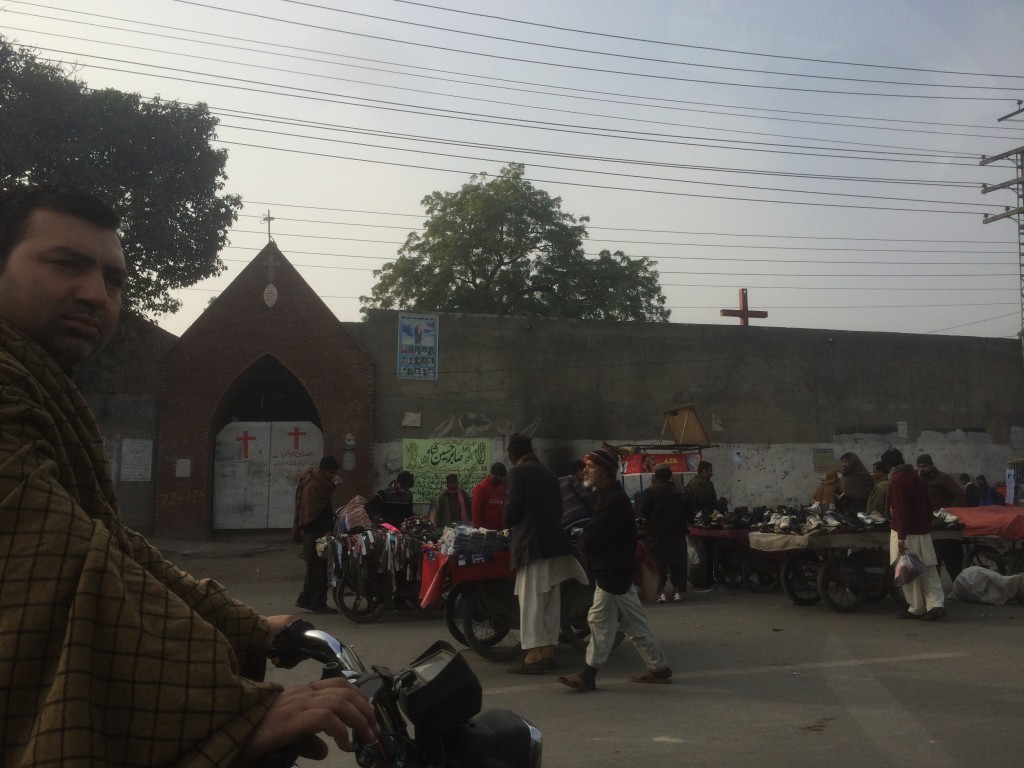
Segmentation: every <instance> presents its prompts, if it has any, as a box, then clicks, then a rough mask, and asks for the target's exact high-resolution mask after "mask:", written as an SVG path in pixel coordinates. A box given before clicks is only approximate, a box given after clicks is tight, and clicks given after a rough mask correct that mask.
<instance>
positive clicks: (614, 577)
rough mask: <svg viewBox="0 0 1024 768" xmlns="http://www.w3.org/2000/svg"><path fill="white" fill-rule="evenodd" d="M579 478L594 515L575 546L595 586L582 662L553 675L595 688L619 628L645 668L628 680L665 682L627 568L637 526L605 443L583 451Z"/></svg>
mask: <svg viewBox="0 0 1024 768" xmlns="http://www.w3.org/2000/svg"><path fill="white" fill-rule="evenodd" d="M584 461H585V463H586V469H585V470H584V475H583V482H584V484H586V485H587V486H588V487H591V488H595V489H596V490H597V507H596V508H595V509H594V516H593V517H592V518H591V519H590V522H589V523H587V524H586V526H585V527H584V528H583V535H582V536H581V537H580V541H579V548H580V551H581V552H582V553H583V556H584V558H585V561H586V563H587V566H588V568H589V569H590V572H591V573H592V574H593V577H594V580H595V581H596V582H597V586H596V587H595V589H594V602H593V605H591V607H590V612H589V613H588V614H587V623H588V624H589V625H590V643H589V644H588V645H587V656H586V662H587V663H586V666H585V667H584V668H583V671H582V672H581V673H579V674H577V675H569V676H567V677H559V678H558V682H560V683H562V685H567V686H569V687H570V688H572V689H574V690H576V691H579V692H580V693H587V692H588V691H593V690H595V689H596V688H597V683H596V678H597V671H598V669H600V668H601V666H602V665H603V664H604V663H605V662H606V661H607V660H608V656H609V655H610V654H611V652H612V647H613V645H614V643H615V633H616V631H617V630H618V629H619V628H620V627H621V628H622V631H623V632H625V633H626V636H627V637H628V638H629V639H630V640H632V641H633V644H634V645H635V646H636V649H637V651H638V652H639V653H640V657H641V658H642V659H643V661H644V664H645V665H646V666H647V670H646V671H645V672H644V673H643V674H640V675H635V676H634V677H632V678H631V680H632V681H633V682H634V683H656V684H662V685H664V684H667V683H669V681H670V680H671V678H672V670H671V669H669V666H668V660H667V659H666V658H665V653H664V652H663V651H662V650H661V646H660V645H658V641H657V640H655V639H654V634H653V633H652V632H651V628H650V626H649V625H648V623H647V615H646V614H645V613H644V609H643V606H642V605H641V604H640V597H639V595H638V594H637V589H636V585H635V584H633V568H634V565H635V563H636V542H637V530H636V521H635V519H634V517H633V505H632V504H631V503H630V501H629V497H628V496H627V495H626V492H625V491H624V490H623V489H622V484H621V483H620V482H619V481H618V480H617V479H616V478H615V474H616V472H617V471H618V468H619V461H618V458H617V457H616V456H615V455H614V454H612V452H611V451H608V450H606V449H605V448H598V449H597V450H594V451H591V452H590V453H588V454H587V455H586V457H585V459H584Z"/></svg>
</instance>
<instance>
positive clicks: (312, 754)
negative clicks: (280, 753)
mask: <svg viewBox="0 0 1024 768" xmlns="http://www.w3.org/2000/svg"><path fill="white" fill-rule="evenodd" d="M350 728H351V729H352V730H354V731H355V733H356V737H357V738H358V739H359V740H360V741H361V742H363V743H366V744H369V743H371V742H373V741H375V740H376V738H377V736H378V734H379V733H380V726H379V725H378V724H377V718H376V716H375V715H374V711H373V705H371V704H370V701H369V699H368V698H367V697H366V695H365V694H364V693H363V692H362V691H361V690H359V689H358V688H357V687H356V686H354V685H352V684H351V683H349V682H348V681H347V680H344V679H341V678H334V679H330V680H319V681H317V682H315V683H310V684H308V685H296V686H293V687H291V688H286V689H285V690H284V691H282V692H281V694H280V695H278V697H277V698H276V699H274V701H273V703H272V704H271V705H270V709H269V710H267V714H266V715H265V716H264V717H263V719H262V720H261V721H260V723H259V725H257V726H256V730H254V731H253V732H252V736H251V737H250V738H249V741H248V742H247V743H246V745H245V747H243V749H242V752H241V753H240V754H239V756H238V760H237V761H236V763H235V765H236V766H248V765H253V764H254V763H255V762H256V760H257V759H258V758H260V757H261V756H263V755H265V754H267V753H270V752H274V751H276V750H282V749H285V748H288V747H292V746H294V745H299V756H300V757H305V758H309V759H313V760H323V759H324V758H325V757H326V756H327V744H326V743H324V741H323V740H322V739H320V738H319V737H318V736H316V734H318V733H323V734H325V735H327V736H330V737H332V738H333V739H334V741H335V742H336V743H337V744H338V746H339V747H341V748H342V749H346V748H348V747H349V746H351V743H350V742H351V740H350V738H349V729H350Z"/></svg>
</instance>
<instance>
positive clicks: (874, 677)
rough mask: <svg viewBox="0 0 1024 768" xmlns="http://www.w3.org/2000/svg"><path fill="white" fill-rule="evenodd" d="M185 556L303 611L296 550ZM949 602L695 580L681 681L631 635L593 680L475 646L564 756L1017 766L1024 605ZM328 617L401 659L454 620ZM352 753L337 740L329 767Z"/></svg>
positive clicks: (504, 696) (675, 662)
mask: <svg viewBox="0 0 1024 768" xmlns="http://www.w3.org/2000/svg"><path fill="white" fill-rule="evenodd" d="M164 546H165V547H166V548H167V549H169V550H173V549H174V547H173V546H167V544H164ZM170 559H171V560H173V561H175V562H177V563H178V564H180V565H182V566H183V567H186V568H188V569H189V570H191V571H192V572H193V573H195V574H196V575H197V576H213V577H215V578H217V579H218V580H220V581H222V582H223V583H224V584H226V585H227V586H228V588H229V589H230V591H231V592H232V593H233V594H235V595H236V596H237V597H239V598H241V599H243V600H246V601H248V602H250V603H251V604H253V605H255V606H257V607H258V608H259V609H260V610H262V611H263V612H265V613H268V614H273V613H284V612H291V611H293V610H295V609H294V608H293V603H294V600H295V597H296V595H297V594H298V592H299V588H300V586H301V576H302V565H303V564H302V562H301V561H300V560H299V559H298V557H297V550H296V549H295V548H292V547H288V546H284V545H278V546H271V547H263V548H262V551H259V552H258V553H252V554H248V555H246V554H245V552H244V548H243V551H241V554H240V553H239V551H231V550H228V549H223V550H218V549H217V548H199V549H196V550H194V551H192V552H191V553H185V552H181V551H180V548H179V552H178V553H177V554H172V555H171V556H170ZM948 608H949V618H948V619H946V620H945V621H942V622H936V623H931V624H928V623H923V622H907V621H896V620H895V619H894V608H893V604H892V603H891V602H890V601H888V600H886V601H884V602H882V603H878V604H872V605H867V606H865V607H864V608H862V609H861V610H860V611H858V612H857V613H854V614H848V615H844V614H837V613H834V612H833V611H831V610H829V609H828V608H825V607H823V606H821V605H818V606H814V607H810V608H803V607H797V606H795V605H793V604H791V603H790V602H789V601H788V599H787V598H786V597H785V596H784V595H783V594H782V593H781V592H774V593H770V594H766V595H754V594H749V593H746V592H742V591H740V592H732V591H725V592H710V591H709V592H696V593H695V592H690V593H688V594H687V596H686V600H685V602H684V603H682V604H679V605H673V604H668V605H659V606H650V607H649V615H650V617H651V624H652V626H653V628H654V631H655V633H656V635H657V636H658V638H659V640H660V641H661V642H662V644H663V645H664V647H665V650H666V653H667V654H668V656H669V659H670V661H671V663H672V667H673V669H674V670H675V677H674V679H673V684H672V685H670V686H641V685H636V684H633V683H630V682H629V680H628V677H629V675H630V674H631V673H635V672H636V671H638V670H639V669H640V667H639V662H638V657H637V655H636V653H635V652H634V651H633V650H632V648H631V647H630V646H629V644H628V642H627V643H624V644H623V645H622V646H621V647H620V648H619V649H618V650H617V651H616V652H615V653H614V654H613V656H612V659H611V661H610V662H609V665H608V667H607V668H606V669H605V670H603V671H602V674H601V675H600V677H599V678H598V685H599V690H598V691H597V692H595V693H593V694H578V693H574V692H573V691H570V690H569V689H567V688H563V687H562V686H559V685H558V684H557V683H555V682H554V678H553V676H552V677H540V678H525V679H524V678H522V677H517V676H512V675H508V674H506V672H505V670H504V667H503V666H502V665H497V664H492V663H490V662H487V661H485V660H483V659H481V658H479V657H477V656H476V655H475V654H474V653H473V652H472V651H469V650H467V651H465V653H466V656H467V659H468V660H469V662H470V664H471V666H472V667H473V669H474V670H475V671H476V673H477V675H478V676H479V677H480V680H481V682H482V684H483V686H484V703H485V706H493V707H507V708H509V709H513V710H515V711H517V712H519V713H521V714H523V715H525V716H526V717H528V718H529V719H530V720H531V721H533V722H534V723H535V724H536V725H537V726H538V727H539V728H540V729H541V730H542V731H543V732H544V765H545V766H548V767H549V768H551V767H557V768H577V767H578V768H584V767H586V768H594V766H619V765H622V766H628V767H629V768H634V766H636V767H637V768H639V767H640V766H642V767H643V768H648V767H649V766H677V765H684V766H686V767H687V768H695V767H697V766H729V768H765V767H766V766H787V767H794V768H800V767H802V766H807V767H808V768H810V767H812V766H813V768H822V767H823V766H825V767H826V768H846V767H849V768H854V767H856V768H863V767H864V766H899V767H900V768H913V767H915V766H928V768H954V767H963V768H973V766H981V765H984V766H988V767H990V768H999V767H1002V766H1016V765H1018V764H1020V762H1021V758H1020V753H1021V751H1022V748H1024V728H1022V726H1021V719H1020V712H1021V709H1022V705H1024V664H1022V663H1021V655H1022V648H1024V634H1022V627H1021V624H1022V622H1024V606H1021V605H1012V606H1003V607H993V606H977V605H966V604H961V603H955V602H950V603H949V604H948ZM313 618H315V623H317V625H318V626H320V627H321V628H323V629H325V630H327V631H330V632H332V633H333V634H336V635H337V636H339V637H341V638H343V639H344V640H346V641H347V642H349V643H351V644H352V645H353V646H355V647H356V649H357V650H358V652H359V653H360V655H361V656H362V657H363V660H364V661H365V662H367V663H376V664H385V665H389V666H391V667H392V668H398V667H400V666H402V664H403V663H405V662H406V661H408V660H410V659H412V658H413V657H414V656H415V655H417V654H418V653H419V652H420V651H422V650H423V649H425V648H426V647H427V646H428V645H429V644H430V643H431V642H433V641H434V640H436V639H438V638H447V639H450V638H448V636H447V632H446V630H445V626H444V623H443V622H442V621H439V620H437V619H436V618H431V617H429V616H427V615H426V614H425V613H424V612H421V611H416V610H411V611H402V612H392V613H389V614H388V615H386V616H385V617H384V618H382V619H381V620H380V621H378V622H376V623H373V624H353V623H351V622H349V621H348V620H347V619H346V618H344V617H343V616H340V615H339V616H316V617H313ZM561 661H562V662H563V666H564V668H565V669H566V670H568V671H575V670H576V669H577V668H578V667H579V666H580V665H581V664H582V655H581V654H580V653H579V652H576V651H573V650H571V649H565V650H564V652H563V653H562V656H561ZM271 674H272V676H273V679H276V680H279V681H281V682H282V683H285V684H287V683H289V682H298V681H306V680H308V679H311V678H314V677H316V676H317V670H316V668H315V666H313V665H312V664H311V663H310V664H307V665H300V667H298V668H297V669H295V670H289V671H283V670H274V671H273V672H272V673H271ZM313 764H314V763H310V765H313ZM354 764H355V763H354V761H353V760H352V758H351V757H350V756H348V755H345V754H343V753H332V755H331V757H330V758H329V759H328V761H327V762H326V763H318V764H316V765H341V766H349V765H354Z"/></svg>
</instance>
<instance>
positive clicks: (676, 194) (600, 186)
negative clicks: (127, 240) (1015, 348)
mask: <svg viewBox="0 0 1024 768" xmlns="http://www.w3.org/2000/svg"><path fill="white" fill-rule="evenodd" d="M217 142H218V143H219V144H226V145H228V146H238V147H250V148H253V149H265V150H268V151H272V152H284V153H288V154H299V155H306V156H309V157H321V158H332V159H336V160H348V161H351V162H356V163H371V164H375V165H387V166H390V167H397V168H412V169H416V170H426V171H435V172H439V173H457V174H460V175H463V176H464V175H466V171H465V170H457V169H454V168H439V167H436V166H425V165H416V164H413V163H398V162H391V161H386V160H371V159H369V158H363V157H352V156H348V155H333V154H330V153H326V152H312V151H309V150H299V149H287V148H284V147H273V146H267V145H263V144H250V143H247V142H240V141H223V140H220V139H218V140H217ZM527 181H530V182H532V183H537V184H559V185H562V186H570V187H583V188H586V189H606V190H616V191H619V192H643V193H646V194H652V195H666V196H671V197H697V198H702V199H706V200H732V201H736V202H747V203H768V204H773V205H775V204H777V205H807V206H813V207H817V208H856V209H861V210H876V211H903V212H906V213H939V214H957V215H968V216H976V215H977V213H976V212H974V211H963V210H954V209H948V208H947V209H938V208H908V207H905V206H896V205H885V206H882V205H853V204H848V203H823V202H816V201H807V200H802V201H796V200H775V199H765V198H752V197H737V196H729V195H709V194H698V193H696V192H679V191H673V190H663V189H642V188H638V187H613V186H610V185H606V184H587V183H584V182H579V181H566V180H564V179H539V178H536V177H533V178H530V179H527ZM953 204H954V205H955V204H956V203H953ZM963 205H972V206H973V205H980V204H978V203H963Z"/></svg>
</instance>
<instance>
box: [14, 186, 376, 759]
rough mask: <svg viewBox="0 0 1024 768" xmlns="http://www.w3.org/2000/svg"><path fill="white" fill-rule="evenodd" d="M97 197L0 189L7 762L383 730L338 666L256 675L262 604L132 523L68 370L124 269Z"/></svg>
mask: <svg viewBox="0 0 1024 768" xmlns="http://www.w3.org/2000/svg"><path fill="white" fill-rule="evenodd" d="M119 223H120V222H119V220H118V218H117V216H116V214H114V212H113V211H111V210H110V209H109V208H108V207H107V206H106V205H104V204H103V203H102V202H100V201H99V200H97V199H96V198H94V197H92V196H89V195H86V194H83V193H81V192H78V191H75V190H72V189H69V188H66V187H56V186H45V187H38V186H33V187H27V186H21V187H17V188H14V189H11V190H9V191H7V192H0V701H2V704H0V712H2V713H3V715H2V719H0V765H3V766H6V768H15V767H16V766H43V765H47V766H66V765H76V766H85V765H89V766H110V765H125V766H127V765H133V766H152V765H174V766H185V765H188V766H228V765H251V764H252V763H253V762H254V761H255V760H256V759H257V758H259V757H260V756H262V755H265V754H267V753H270V752H275V751H277V750H280V749H282V748H285V747H288V746H290V745H293V744H296V743H301V744H302V745H303V747H302V751H303V752H305V753H307V755H308V756H311V757H323V754H324V752H325V749H326V747H325V744H324V743H323V742H322V741H320V740H319V738H318V737H316V735H315V734H317V733H319V732H324V733H326V734H327V735H329V736H332V737H334V739H335V740H336V741H337V742H339V743H340V744H345V743H347V741H348V728H349V727H352V728H354V729H355V730H356V732H357V734H358V735H359V736H360V737H361V738H364V739H369V740H372V739H373V737H374V733H375V731H376V730H377V725H376V722H375V720H374V716H373V710H372V707H371V706H370V705H369V703H368V702H367V700H366V698H365V696H363V695H362V693H361V692H360V691H359V690H358V689H356V688H355V687H354V686H350V685H349V684H347V683H345V682H344V681H323V682H319V683H314V684H313V685H309V686H297V687H295V688H290V689H287V690H284V691H282V690H281V688H280V687H279V686H277V685H274V684H270V683H266V682H262V680H263V673H264V671H265V667H266V660H267V658H268V655H269V654H270V653H271V651H272V649H273V644H274V640H275V638H276V636H277V635H278V633H279V632H280V631H281V629H282V628H283V627H285V626H286V625H287V624H288V623H290V622H291V621H292V617H290V616H271V617H263V616H261V615H259V614H258V613H257V612H256V611H254V610H253V609H252V608H250V607H248V606H246V605H243V604H242V603H239V602H238V601H236V600H234V599H232V598H231V597H230V596H229V595H228V594H227V593H226V592H225V590H224V588H223V587H222V586H221V585H220V584H218V583H217V582H216V581H213V580H210V579H195V578H193V577H192V576H190V575H188V574H186V573H184V572H182V571H180V570H179V569H177V568H175V567H174V566H173V565H171V564H170V563H168V562H167V561H165V560H164V559H163V557H162V556H161V555H160V553H159V552H158V551H157V550H156V549H155V548H153V547H152V546H151V545H150V544H149V543H148V542H147V541H146V540H145V539H144V538H143V537H142V536H141V535H139V534H137V533H135V532H133V531H131V530H129V529H128V528H127V527H126V526H125V524H124V522H123V520H122V518H121V514H120V512H119V511H118V508H117V501H116V499H115V497H114V487H113V483H112V480H111V474H110V467H109V465H108V463H107V460H106V458H105V456H104V453H103V446H102V441H101V438H100V434H99V429H98V425H97V423H96V419H95V417H94V416H93V414H92V412H91V411H90V409H89V406H88V405H87V404H86V402H85V400H84V399H83V397H82V396H81V394H79V392H78V389H77V387H76V386H75V384H74V382H73V381H72V380H71V378H70V376H69V374H68V371H69V370H70V368H71V366H73V365H75V364H77V363H79V362H80V361H81V360H83V359H84V358H85V357H86V356H88V355H89V354H90V353H92V352H93V351H94V350H95V349H96V348H98V347H99V346H100V345H101V344H103V343H104V342H105V341H106V340H107V339H108V338H109V337H110V334H111V333H112V332H113V330H114V326H115V324H116V322H117V316H118V312H119V309H120V303H121V292H122V289H123V288H124V285H125V283H126V280H127V279H128V269H127V267H126V265H125V260H124V255H123V253H122V250H121V245H120V242H119V240H118V236H117V232H116V229H117V227H118V226H119Z"/></svg>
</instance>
